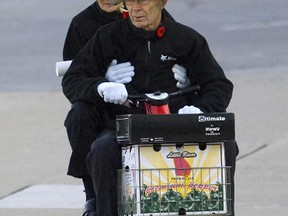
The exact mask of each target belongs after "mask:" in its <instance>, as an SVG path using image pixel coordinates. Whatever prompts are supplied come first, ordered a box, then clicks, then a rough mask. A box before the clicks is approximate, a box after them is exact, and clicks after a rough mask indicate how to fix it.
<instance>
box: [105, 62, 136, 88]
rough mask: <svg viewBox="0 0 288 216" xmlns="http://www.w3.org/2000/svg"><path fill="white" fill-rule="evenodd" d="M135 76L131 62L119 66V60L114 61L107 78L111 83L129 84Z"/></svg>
mask: <svg viewBox="0 0 288 216" xmlns="http://www.w3.org/2000/svg"><path fill="white" fill-rule="evenodd" d="M134 75H135V73H134V67H133V66H131V63H130V62H125V63H121V64H117V60H116V59H113V60H112V62H111V64H110V66H109V67H108V70H107V72H106V75H105V78H106V79H107V80H109V81H110V82H116V83H129V82H131V81H132V77H133V76H134Z"/></svg>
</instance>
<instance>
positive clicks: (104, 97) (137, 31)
mask: <svg viewBox="0 0 288 216" xmlns="http://www.w3.org/2000/svg"><path fill="white" fill-rule="evenodd" d="M124 2H125V5H126V7H127V9H128V12H129V19H125V20H118V21H115V22H113V23H111V24H109V25H106V26H104V27H102V28H101V29H99V30H98V32H97V33H96V34H95V35H94V36H93V37H92V38H91V40H90V41H89V42H88V43H87V44H86V45H85V47H84V48H83V49H82V50H81V51H80V52H79V53H78V54H77V56H76V57H75V58H74V60H73V62H72V65H71V67H70V68H69V69H68V71H67V73H66V74H65V76H64V78H63V81H62V86H63V92H64V94H65V96H66V97H67V98H68V100H69V101H70V102H71V103H77V102H79V101H81V102H87V103H90V104H92V106H91V107H90V109H89V110H87V112H90V113H91V116H92V117H93V119H91V122H94V129H95V137H94V138H95V140H94V142H93V144H92V147H91V150H90V152H89V153H88V156H87V166H88V171H89V174H90V176H91V178H92V182H93V188H94V191H95V195H96V212H95V215H98V216H111V215H112V216H114V215H118V214H117V195H116V191H117V178H116V176H117V172H116V171H117V169H120V168H121V148H120V145H119V144H118V143H117V141H116V138H115V118H116V115H118V114H127V113H141V110H138V109H137V108H135V107H127V106H125V104H126V101H127V95H128V93H131V94H137V93H147V92H155V91H166V92H171V91H175V90H177V87H176V83H177V81H176V80H175V78H174V74H173V73H172V68H173V66H174V65H175V64H177V65H183V66H184V67H185V68H186V69H187V75H188V77H189V82H190V83H191V84H192V85H194V84H198V85H200V86H201V92H200V93H199V94H198V95H196V96H195V95H194V94H193V95H188V98H187V97H179V98H174V99H172V100H170V104H169V105H170V110H171V112H172V113H184V114H185V113H201V112H225V111H226V108H227V106H228V104H229V102H230V99H231V97H232V91H233V84H232V83H231V82H230V81H229V80H228V79H227V78H226V76H225V74H224V72H223V70H222V68H221V67H220V66H219V65H218V63H217V62H216V60H215V59H214V57H213V56H212V54H211V52H210V50H209V47H208V44H207V42H206V40H205V38H204V37H203V36H201V35H200V34H199V33H197V32H196V31H195V30H193V29H191V28H189V27H187V26H184V25H182V24H179V23H177V22H175V21H171V20H169V19H167V16H165V14H164V13H163V9H164V7H165V5H166V3H167V0H125V1H124ZM114 59H115V60H117V62H118V63H129V64H130V65H131V66H132V67H133V69H134V72H135V76H133V78H132V81H131V82H129V83H126V84H122V83H117V82H111V81H109V80H108V79H107V78H105V74H106V72H107V71H108V70H109V67H110V64H111V62H112V61H113V60H114ZM103 101H104V102H105V103H103ZM103 116H104V117H105V118H103ZM92 120H93V121H92ZM227 149H229V150H227V151H226V153H225V154H226V160H227V164H228V165H232V166H233V167H234V166H235V158H236V155H237V145H236V144H235V143H233V145H232V144H231V145H229V148H227ZM233 176H234V172H232V177H233Z"/></svg>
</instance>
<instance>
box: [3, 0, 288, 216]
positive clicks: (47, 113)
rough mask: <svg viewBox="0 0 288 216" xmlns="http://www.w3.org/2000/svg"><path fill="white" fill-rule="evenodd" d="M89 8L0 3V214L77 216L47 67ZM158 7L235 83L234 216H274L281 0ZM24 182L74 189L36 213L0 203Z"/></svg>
mask: <svg viewBox="0 0 288 216" xmlns="http://www.w3.org/2000/svg"><path fill="white" fill-rule="evenodd" d="M92 3H93V0H81V1H77V0H61V1H56V0H50V1H44V0H26V1H20V0H9V1H8V0H1V7H0V24H1V25H0V30H1V31H0V32H1V33H0V41H1V43H0V51H1V52H0V122H1V124H0V131H1V132H0V149H1V150H0V151H1V154H0V173H1V177H0V215H6V216H7V215H8V216H9V215H19V214H20V213H21V214H22V215H24V216H26V215H27V216H28V215H29V216H31V215H32V216H33V215H43V216H48V215H70V216H74V215H75V216H76V215H81V212H82V209H81V208H82V206H83V203H84V198H83V197H81V196H82V195H83V193H82V192H81V190H82V189H81V185H80V181H79V180H77V179H73V178H71V177H68V176H66V168H67V163H68V159H69V155H70V147H69V144H68V141H67V137H66V132H65V128H64V126H63V121H64V119H65V117H66V114H67V112H68V111H69V108H70V104H69V103H68V101H67V99H66V98H65V97H64V96H63V94H62V90H61V78H58V77H56V74H55V62H56V61H61V60H62V48H63V43H64V39H65V36H66V32H67V29H68V26H69V24H70V21H71V19H72V18H73V16H75V15H76V14H77V13H79V12H80V11H81V10H83V9H84V8H86V7H88V6H89V5H90V4H92ZM166 8H167V10H168V11H169V12H170V13H171V14H172V15H173V16H174V18H175V19H176V20H177V21H178V22H181V23H183V24H186V25H188V26H190V27H192V28H194V29H195V30H197V31H198V32H200V33H201V34H202V35H204V36H205V37H206V39H207V41H208V43H209V45H210V48H211V50H212V53H213V54H214V56H215V58H216V60H217V61H218V62H219V63H220V65H221V66H222V67H223V69H224V70H225V73H226V75H227V77H228V78H229V79H230V80H231V81H232V82H233V83H234V85H235V90H234V96H233V99H232V101H231V104H230V106H229V108H228V111H229V112H233V113H235V116H236V137H237V141H238V145H239V148H240V154H239V157H238V161H237V170H236V212H237V215H243V216H250V215H251V216H252V215H253V216H257V215H261V216H262V215H279V216H280V215H283V214H284V213H283V212H285V211H287V210H288V198H287V197H288V192H287V191H288V186H287V182H288V174H287V173H288V172H287V170H288V165H287V164H288V159H287V157H286V154H287V152H288V147H287V146H288V141H287V140H288V133H287V128H286V124H287V120H288V113H287V109H288V102H287V99H288V97H287V96H288V87H287V82H288V63H287V62H288V61H287V60H288V39H287V38H288V13H287V9H288V1H287V0H274V1H269V0H253V1H248V0H237V1H228V0H213V1H211V0H169V1H168V5H167V7H166ZM33 185H49V186H51V185H52V187H51V189H50V191H52V192H53V190H55V192H57V191H60V190H62V189H63V187H65V186H71V185H72V186H73V185H75V186H79V187H76V194H77V196H78V195H79V197H77V198H75V197H73V196H72V195H71V196H70V197H68V198H67V197H65V196H64V197H63V199H59V201H58V204H59V202H60V204H59V205H58V206H57V207H55V206H53V205H52V206H51V207H47V208H45V210H44V209H43V208H44V207H41V206H40V207H37V206H36V204H35V206H33V205H32V206H31V207H25V206H24V207H23V206H22V207H21V206H18V207H17V205H14V206H13V205H12V207H11V206H10V207H9V206H8V205H7V204H5V203H6V202H5V199H6V198H9V197H11V196H12V195H13V194H17V192H18V191H22V189H23V188H27V187H29V186H33ZM53 185H54V186H53ZM59 185H62V186H63V187H61V189H59V188H58V189H57V186H59ZM74 189H75V188H74ZM74 189H73V190H74ZM77 190H79V193H78V192H77ZM41 193H45V192H43V191H42V192H39V193H38V194H41ZM71 193H72V189H71ZM41 195H45V194H41ZM52 198H53V199H54V198H55V197H52ZM52 198H51V199H52ZM82 198H83V203H82ZM37 199H38V200H40V201H41V196H39V198H37ZM75 199H76V200H75ZM71 200H72V201H73V200H74V201H75V202H77V203H78V204H77V205H74V208H72V207H71V208H70V207H69V206H71V203H70V205H68V204H67V203H69V202H72V201H71ZM27 202H28V201H27ZM46 202H49V199H48V201H46ZM51 202H52V201H51ZM61 202H63V204H62V205H61ZM45 204H46V206H50V205H49V203H44V204H43V205H42V206H45ZM67 206H68V207H67Z"/></svg>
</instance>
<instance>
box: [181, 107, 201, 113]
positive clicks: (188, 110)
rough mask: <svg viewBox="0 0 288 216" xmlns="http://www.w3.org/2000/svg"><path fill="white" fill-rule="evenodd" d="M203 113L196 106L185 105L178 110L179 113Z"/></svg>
mask: <svg viewBox="0 0 288 216" xmlns="http://www.w3.org/2000/svg"><path fill="white" fill-rule="evenodd" d="M201 113H203V112H202V111H201V110H200V109H199V108H197V107H195V106H184V107H183V108H181V109H179V110H178V114H201Z"/></svg>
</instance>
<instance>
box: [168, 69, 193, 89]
mask: <svg viewBox="0 0 288 216" xmlns="http://www.w3.org/2000/svg"><path fill="white" fill-rule="evenodd" d="M172 72H173V73H174V78H175V79H176V80H177V81H178V82H177V84H176V86H177V88H179V89H183V88H186V87H188V86H190V85H191V83H190V80H189V78H188V76H187V71H186V68H184V67H183V66H181V65H178V64H174V66H173V67H172Z"/></svg>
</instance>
